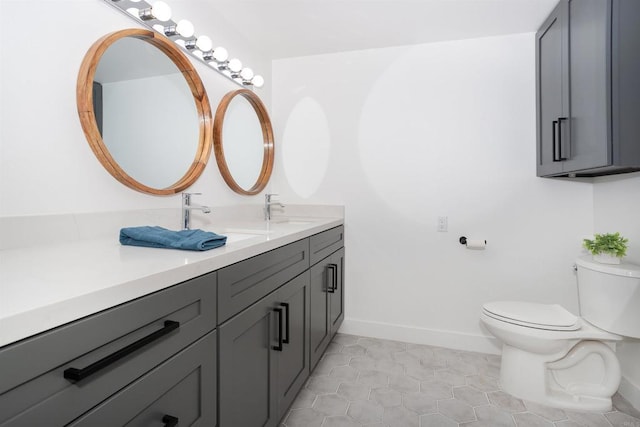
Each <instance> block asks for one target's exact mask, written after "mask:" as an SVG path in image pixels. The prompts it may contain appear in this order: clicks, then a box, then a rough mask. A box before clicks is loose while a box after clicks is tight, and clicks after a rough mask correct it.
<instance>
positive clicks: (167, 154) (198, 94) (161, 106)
mask: <svg viewBox="0 0 640 427" xmlns="http://www.w3.org/2000/svg"><path fill="white" fill-rule="evenodd" d="M76 96H77V105H78V114H79V116H80V123H81V124H82V129H83V131H84V134H85V136H86V138H87V141H88V142H89V145H90V146H91V149H92V150H93V153H94V154H95V155H96V157H97V158H98V160H99V161H100V163H101V164H102V166H104V168H105V169H106V170H107V171H108V172H109V173H110V174H111V175H112V176H113V177H114V178H116V179H117V180H118V181H120V182H121V183H122V184H124V185H126V186H127V187H130V188H132V189H134V190H137V191H140V192H143V193H147V194H154V195H171V194H175V193H179V192H181V191H183V190H184V189H186V188H187V187H189V186H190V185H192V184H193V183H194V182H195V181H196V179H198V177H199V176H200V174H201V173H202V171H203V170H204V168H205V166H206V164H207V161H208V160H209V157H210V155H211V144H212V142H211V141H212V138H211V137H212V128H213V125H212V122H213V121H212V117H211V106H210V104H209V99H208V97H207V93H206V91H205V89H204V85H203V84H202V80H200V76H198V73H197V72H196V70H195V69H194V67H193V65H192V64H191V62H190V61H189V59H187V57H186V56H185V55H184V54H183V53H182V52H181V51H180V49H179V48H178V47H177V46H175V44H174V43H173V42H172V41H170V40H169V39H167V38H166V37H164V36H162V35H160V34H157V33H155V32H153V31H149V30H144V29H127V30H121V31H116V32H113V33H110V34H107V35H105V36H104V37H102V38H100V39H99V40H98V41H96V42H95V43H94V44H93V45H92V46H91V48H90V49H89V51H88V52H87V54H86V55H85V57H84V60H83V61H82V65H81V66H80V72H79V75H78V82H77V90H76Z"/></svg>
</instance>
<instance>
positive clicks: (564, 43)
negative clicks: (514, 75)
mask: <svg viewBox="0 0 640 427" xmlns="http://www.w3.org/2000/svg"><path fill="white" fill-rule="evenodd" d="M639 51H640V2H638V1H637V0H562V1H561V2H560V3H559V4H558V6H557V7H556V9H555V10H554V12H553V13H552V14H551V16H550V17H549V18H548V19H547V20H546V21H545V23H544V25H543V26H542V27H541V29H540V30H539V31H538V33H537V37H536V73H537V83H538V86H537V118H538V121H537V137H538V159H537V160H538V163H537V173H538V176H598V175H608V174H613V173H624V172H632V171H638V170H640V143H639V142H638V141H640V121H639V120H638V117H640V81H639V80H638V77H637V76H638V75H640V56H639V55H638V52H639Z"/></svg>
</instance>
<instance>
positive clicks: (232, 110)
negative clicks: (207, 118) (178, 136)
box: [214, 89, 273, 195]
mask: <svg viewBox="0 0 640 427" xmlns="http://www.w3.org/2000/svg"><path fill="white" fill-rule="evenodd" d="M214 148H215V153H216V160H217V162H218V167H219V168H220V172H221V173H222V177H223V178H224V180H225V182H226V183H227V184H228V185H229V187H231V189H233V190H234V191H236V192H237V193H240V194H246V195H252V194H257V193H259V192H260V191H261V190H262V189H264V187H265V186H266V185H267V182H268V181H269V178H270V176H271V170H272V168H273V130H272V128H271V121H270V120H269V115H268V113H267V110H266V108H265V106H264V104H263V103H262V101H260V98H258V96H257V95H255V94H254V93H253V92H251V91H250V90H247V89H239V90H236V91H233V92H230V93H228V94H227V95H225V96H224V98H223V99H222V101H221V102H220V105H219V106H218V109H217V111H216V118H215V123H214Z"/></svg>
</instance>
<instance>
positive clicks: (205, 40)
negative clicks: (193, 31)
mask: <svg viewBox="0 0 640 427" xmlns="http://www.w3.org/2000/svg"><path fill="white" fill-rule="evenodd" d="M196 47H197V48H198V49H200V50H201V51H203V52H209V51H210V50H211V49H212V48H213V42H212V41H211V39H210V38H209V37H207V36H200V37H198V40H196Z"/></svg>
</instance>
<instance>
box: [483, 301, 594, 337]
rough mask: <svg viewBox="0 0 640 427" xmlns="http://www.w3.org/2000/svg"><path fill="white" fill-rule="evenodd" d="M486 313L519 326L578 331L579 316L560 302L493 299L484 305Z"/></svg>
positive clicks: (579, 325)
mask: <svg viewBox="0 0 640 427" xmlns="http://www.w3.org/2000/svg"><path fill="white" fill-rule="evenodd" d="M482 311H483V313H484V314H485V315H487V316H489V317H491V318H493V319H496V320H499V321H502V322H507V323H511V324H514V325H518V326H524V327H527V328H535V329H543V330H548V331H577V330H578V329H580V327H581V324H580V322H579V318H578V317H577V316H575V315H573V314H572V313H570V312H569V311H567V310H566V309H565V308H564V307H562V306H560V305H558V304H538V303H532V302H525V301H493V302H489V303H486V304H484V305H483V306H482Z"/></svg>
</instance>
